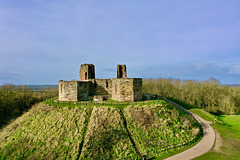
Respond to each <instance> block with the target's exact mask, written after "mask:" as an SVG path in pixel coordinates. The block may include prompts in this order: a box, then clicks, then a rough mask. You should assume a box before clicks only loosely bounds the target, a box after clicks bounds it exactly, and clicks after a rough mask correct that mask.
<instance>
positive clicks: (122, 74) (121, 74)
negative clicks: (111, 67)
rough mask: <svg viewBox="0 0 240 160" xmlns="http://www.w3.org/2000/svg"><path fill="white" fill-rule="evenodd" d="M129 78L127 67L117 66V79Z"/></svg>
mask: <svg viewBox="0 0 240 160" xmlns="http://www.w3.org/2000/svg"><path fill="white" fill-rule="evenodd" d="M126 77H127V67H126V65H120V64H118V65H117V78H126Z"/></svg>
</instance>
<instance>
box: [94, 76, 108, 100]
mask: <svg viewBox="0 0 240 160" xmlns="http://www.w3.org/2000/svg"><path fill="white" fill-rule="evenodd" d="M93 83H94V85H95V95H103V98H104V99H111V98H112V80H111V79H95V82H93Z"/></svg>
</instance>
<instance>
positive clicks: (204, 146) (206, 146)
mask: <svg viewBox="0 0 240 160" xmlns="http://www.w3.org/2000/svg"><path fill="white" fill-rule="evenodd" d="M166 100H167V101H168V102H170V103H172V104H173V105H175V106H177V107H178V108H180V109H181V110H183V111H184V112H186V113H187V114H189V115H191V116H193V117H194V118H195V119H196V120H197V121H198V122H199V123H200V125H201V126H202V128H203V131H204V135H203V138H202V140H201V141H200V142H199V143H198V144H196V145H195V146H193V147H192V148H190V149H188V150H186V151H184V152H181V153H179V154H176V155H174V156H172V157H169V158H167V159H165V160H189V159H193V158H195V157H198V156H200V155H203V154H204V153H207V152H208V151H210V150H211V149H212V147H213V145H214V141H215V132H214V130H213V128H212V126H211V125H210V124H211V122H209V121H205V120H204V119H202V118H201V117H199V116H197V115H196V114H194V113H192V112H190V111H188V110H186V109H185V108H183V107H181V106H179V105H178V104H176V103H174V102H172V101H170V100H168V99H166Z"/></svg>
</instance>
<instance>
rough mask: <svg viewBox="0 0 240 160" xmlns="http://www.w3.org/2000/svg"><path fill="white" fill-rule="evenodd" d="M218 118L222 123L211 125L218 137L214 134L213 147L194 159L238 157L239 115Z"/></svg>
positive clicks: (239, 152) (239, 154) (239, 155)
mask: <svg viewBox="0 0 240 160" xmlns="http://www.w3.org/2000/svg"><path fill="white" fill-rule="evenodd" d="M219 120H222V122H223V123H222V124H221V123H215V124H212V127H213V128H214V130H215V132H216V133H217V134H219V136H220V138H219V136H216V142H215V145H214V148H213V149H212V150H211V151H210V152H208V153H206V154H204V155H202V156H200V157H197V158H195V159H196V160H203V159H208V160H215V159H220V160H221V159H224V160H225V159H229V160H230V159H236V160H237V159H240V116H219ZM218 141H220V142H218Z"/></svg>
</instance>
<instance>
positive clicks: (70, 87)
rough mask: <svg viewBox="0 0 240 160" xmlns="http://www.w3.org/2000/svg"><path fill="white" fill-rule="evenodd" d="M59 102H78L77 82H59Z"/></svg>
mask: <svg viewBox="0 0 240 160" xmlns="http://www.w3.org/2000/svg"><path fill="white" fill-rule="evenodd" d="M58 87H59V101H77V100H78V81H59V84H58Z"/></svg>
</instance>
